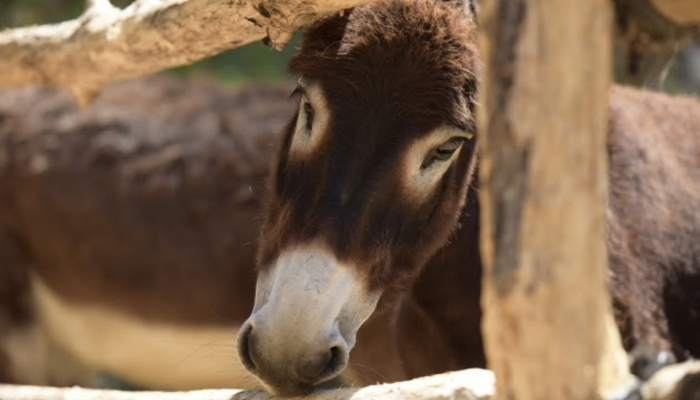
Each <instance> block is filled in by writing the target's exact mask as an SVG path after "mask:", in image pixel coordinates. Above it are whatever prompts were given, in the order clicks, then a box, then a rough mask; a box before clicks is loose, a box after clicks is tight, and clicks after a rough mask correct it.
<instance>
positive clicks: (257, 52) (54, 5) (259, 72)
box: [0, 0, 298, 83]
mask: <svg viewBox="0 0 700 400" xmlns="http://www.w3.org/2000/svg"><path fill="white" fill-rule="evenodd" d="M132 2H133V0H111V3H112V4H113V5H114V6H116V7H120V8H125V7H127V6H128V5H129V4H131V3H132ZM84 4H85V0H0V29H3V28H12V27H19V26H28V25H35V24H47V23H56V22H61V21H65V20H69V19H73V18H76V17H77V16H79V15H80V14H81V13H82V11H83V8H84ZM297 36H298V35H297ZM297 42H298V37H297V38H295V39H294V40H293V41H292V43H290V44H289V45H288V46H287V48H286V49H285V50H284V51H282V52H278V51H276V50H274V49H272V48H269V47H266V46H263V45H262V44H261V43H259V42H256V43H251V44H249V45H247V46H243V47H240V48H236V49H232V50H229V51H226V52H223V53H221V54H219V55H217V56H214V57H211V58H208V59H205V60H201V61H198V62H195V63H193V64H191V65H187V66H182V67H178V68H174V69H173V70H171V71H169V72H171V73H174V74H177V75H184V76H190V75H198V76H200V75H205V76H209V77H212V78H214V79H218V80H222V81H226V82H233V83H242V82H249V81H256V82H271V81H279V80H282V79H284V78H285V77H286V76H287V75H286V72H285V65H286V62H287V59H288V58H289V57H290V56H291V54H292V53H293V51H294V47H295V46H296V44H297Z"/></svg>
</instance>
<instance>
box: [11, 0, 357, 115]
mask: <svg viewBox="0 0 700 400" xmlns="http://www.w3.org/2000/svg"><path fill="white" fill-rule="evenodd" d="M366 1H367V0H303V1H302V0H275V1H271V0H237V1H220V0H137V1H136V2H134V3H133V4H132V5H130V6H129V7H127V8H125V9H124V10H120V9H118V8H115V7H113V6H112V5H111V4H110V3H109V0H91V1H88V8H87V10H86V11H85V13H84V14H83V15H81V16H80V17H79V18H77V19H75V20H71V21H66V22H63V23H60V24H55V25H42V26H34V27H26V28H18V29H13V30H8V31H5V32H0V87H8V86H21V85H27V84H45V85H52V86H58V87H64V88H68V89H70V90H71V91H72V92H73V94H74V95H75V96H76V97H77V98H78V99H79V100H80V101H81V102H83V103H86V102H87V101H89V99H90V98H91V97H92V96H93V95H94V93H95V92H96V91H97V90H98V89H100V88H101V87H103V86H104V85H105V84H107V83H109V82H114V81H117V80H121V79H125V78H130V77H135V76H139V75H145V74H148V73H152V72H156V71H159V70H162V69H165V68H169V67H174V66H178V65H183V64H188V63H191V62H193V61H196V60H199V59H202V58H204V57H208V56H211V55H214V54H217V53H219V52H221V51H223V50H226V49H229V48H233V47H236V46H242V45H244V44H247V43H250V42H253V41H255V40H260V39H263V38H268V40H269V41H270V42H271V43H272V44H273V45H274V46H275V47H277V48H281V47H283V46H284V45H285V44H286V43H287V42H288V41H289V39H290V38H291V37H292V35H293V34H294V33H295V32H296V31H297V29H299V28H300V27H302V26H304V25H306V24H308V23H310V22H312V21H313V20H315V19H317V18H319V17H320V16H322V15H325V14H327V13H330V12H333V11H338V10H341V9H343V8H348V7H352V6H355V5H358V4H361V3H363V2H366Z"/></svg>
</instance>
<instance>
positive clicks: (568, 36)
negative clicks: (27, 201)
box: [479, 0, 633, 400]
mask: <svg viewBox="0 0 700 400" xmlns="http://www.w3.org/2000/svg"><path fill="white" fill-rule="evenodd" d="M481 10H482V15H481V17H482V19H481V22H480V23H481V26H482V28H483V31H484V35H482V38H483V39H482V40H483V41H482V51H483V59H484V60H485V63H486V66H485V71H486V75H485V77H484V79H483V86H482V91H481V99H482V104H483V109H482V110H480V111H481V113H480V116H479V122H480V130H479V132H480V134H481V137H480V146H481V147H480V149H481V164H480V173H481V177H480V182H481V185H482V186H481V191H480V200H481V204H482V207H483V208H482V210H483V211H482V212H483V214H482V218H483V221H484V223H483V225H482V257H483V261H484V281H483V282H484V284H483V288H484V290H483V298H482V304H483V306H484V321H483V325H482V329H483V331H484V337H485V347H486V353H487V357H488V363H489V367H490V368H491V369H492V370H493V371H494V373H495V374H496V377H497V390H496V392H497V394H498V397H497V398H498V399H508V400H514V399H518V400H541V399H558V400H579V399H580V400H583V399H586V400H589V399H594V398H600V397H603V396H604V395H606V394H607V393H611V392H613V391H615V390H617V389H620V387H622V386H625V385H631V384H632V382H633V379H632V378H631V377H630V375H629V374H628V372H627V371H628V367H627V359H626V355H625V353H624V351H623V350H622V348H621V345H620V338H619V334H618V332H617V329H616V327H615V324H614V321H613V317H612V313H611V306H610V297H609V295H608V292H607V289H606V279H605V278H606V271H607V270H606V268H607V253H606V247H605V242H604V238H605V198H606V190H607V157H606V152H605V137H606V126H607V119H606V116H607V102H608V88H609V85H610V81H611V76H610V71H611V68H610V63H611V54H612V50H611V43H610V42H611V40H610V39H611V37H612V32H611V29H612V15H611V9H610V2H609V0H590V1H579V0H508V1H501V0H485V1H484V2H483V7H482V9H481Z"/></svg>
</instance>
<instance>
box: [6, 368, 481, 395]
mask: <svg viewBox="0 0 700 400" xmlns="http://www.w3.org/2000/svg"><path fill="white" fill-rule="evenodd" d="M493 388H494V380H493V374H492V373H491V372H490V371H486V370H482V369H469V370H464V371H458V372H449V373H446V374H441V375H433V376H429V377H424V378H418V379H414V380H411V381H406V382H397V383H391V384H386V385H375V386H368V387H365V388H360V389H338V390H329V391H322V392H316V393H314V394H311V395H309V396H305V397H300V398H298V399H304V400H350V399H352V400H370V399H371V400H418V399H432V400H489V399H491V397H492V395H493V390H494V389H493ZM276 398H277V397H275V396H272V395H270V394H267V393H265V392H261V391H257V392H256V391H240V390H226V389H220V390H194V391H190V392H123V391H117V390H95V389H81V388H77V387H76V388H51V387H40V386H15V385H0V400H59V399H60V400H274V399H276ZM286 399H289V400H294V399H297V398H286Z"/></svg>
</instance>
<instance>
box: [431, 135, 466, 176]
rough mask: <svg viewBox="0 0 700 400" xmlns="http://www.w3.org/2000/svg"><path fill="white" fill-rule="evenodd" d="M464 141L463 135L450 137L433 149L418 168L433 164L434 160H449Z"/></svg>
mask: <svg viewBox="0 0 700 400" xmlns="http://www.w3.org/2000/svg"><path fill="white" fill-rule="evenodd" d="M465 141H466V138H463V137H453V138H452V139H450V140H448V141H446V142H445V143H443V144H441V145H440V146H438V147H436V148H435V149H433V150H432V151H431V152H430V153H428V156H427V157H426V158H425V160H424V161H423V164H421V166H420V168H421V169H425V168H428V167H429V166H431V165H433V164H434V163H435V162H436V161H445V160H449V159H450V157H452V154H454V152H455V151H457V149H459V148H460V147H461V146H462V143H464V142H465Z"/></svg>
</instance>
